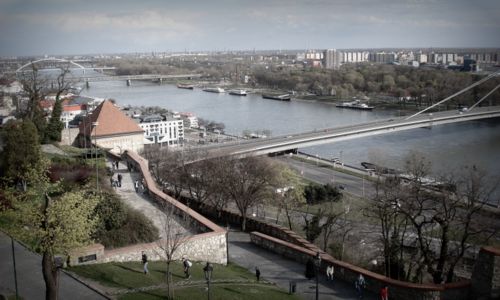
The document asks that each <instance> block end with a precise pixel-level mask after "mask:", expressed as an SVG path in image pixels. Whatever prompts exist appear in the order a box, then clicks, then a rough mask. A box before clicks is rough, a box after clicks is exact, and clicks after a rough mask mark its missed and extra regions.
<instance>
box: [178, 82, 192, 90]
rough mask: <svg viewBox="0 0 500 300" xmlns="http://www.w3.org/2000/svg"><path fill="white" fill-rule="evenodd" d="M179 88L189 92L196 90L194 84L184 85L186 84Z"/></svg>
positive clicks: (180, 85)
mask: <svg viewBox="0 0 500 300" xmlns="http://www.w3.org/2000/svg"><path fill="white" fill-rule="evenodd" d="M177 87H178V88H180V89H187V90H193V89H194V85H192V84H184V83H179V84H177Z"/></svg>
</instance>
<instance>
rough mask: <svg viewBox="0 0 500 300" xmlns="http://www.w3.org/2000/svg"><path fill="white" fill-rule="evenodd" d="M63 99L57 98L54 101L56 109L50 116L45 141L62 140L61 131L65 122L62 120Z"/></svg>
mask: <svg viewBox="0 0 500 300" xmlns="http://www.w3.org/2000/svg"><path fill="white" fill-rule="evenodd" d="M61 115H62V101H61V100H59V99H57V100H56V102H55V103H54V109H53V110H52V115H51V117H50V120H49V123H48V124H47V129H46V130H45V136H44V138H45V139H44V141H45V142H60V141H61V131H62V130H63V129H64V124H63V122H61Z"/></svg>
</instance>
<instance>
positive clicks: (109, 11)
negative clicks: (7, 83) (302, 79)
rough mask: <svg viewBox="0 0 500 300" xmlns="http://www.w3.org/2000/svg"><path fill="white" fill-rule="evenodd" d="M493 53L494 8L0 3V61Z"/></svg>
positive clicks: (460, 3)
mask: <svg viewBox="0 0 500 300" xmlns="http://www.w3.org/2000/svg"><path fill="white" fill-rule="evenodd" d="M388 47H397V48H400V47H401V48H403V47H404V48H410V47H422V48H428V47H500V0H140V1H139V0H116V1H115V0H109V1H108V0H0V56H24V55H58V54H106V53H133V52H152V51H154V52H171V51H172V52H178V51H221V50H253V49H256V50H269V49H329V48H337V49H345V48H388Z"/></svg>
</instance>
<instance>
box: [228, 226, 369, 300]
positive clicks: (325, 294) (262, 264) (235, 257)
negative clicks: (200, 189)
mask: <svg viewBox="0 0 500 300" xmlns="http://www.w3.org/2000/svg"><path fill="white" fill-rule="evenodd" d="M229 261H230V262H232V263H235V264H238V265H240V266H242V267H244V268H247V269H248V270H250V271H251V272H255V267H258V268H259V269H260V272H261V277H262V278H263V279H265V280H268V281H271V282H274V283H276V285H277V286H279V287H281V288H283V289H285V290H287V291H288V290H289V285H290V282H291V281H293V282H296V284H297V294H299V295H300V296H302V298H303V299H315V297H316V281H315V280H314V279H312V280H308V279H306V278H305V275H304V273H305V265H303V264H301V263H298V262H295V261H292V260H290V259H287V258H284V257H282V256H281V255H278V254H275V253H273V252H270V251H268V250H265V249H263V248H260V247H258V246H256V245H254V244H252V243H251V242H250V236H249V234H247V233H243V232H240V231H230V232H229ZM319 299H322V300H323V299H324V300H326V299H331V300H339V299H358V297H357V295H356V291H355V289H354V283H352V284H351V283H346V282H342V281H339V280H334V281H333V282H332V281H327V279H326V276H325V274H320V277H319ZM363 299H366V300H375V299H378V298H377V297H376V295H375V294H372V293H367V292H366V291H365V295H364V297H363Z"/></svg>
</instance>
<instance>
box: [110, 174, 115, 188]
mask: <svg viewBox="0 0 500 300" xmlns="http://www.w3.org/2000/svg"><path fill="white" fill-rule="evenodd" d="M114 181H115V180H114V179H113V176H111V177H109V185H111V186H113V183H114Z"/></svg>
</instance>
